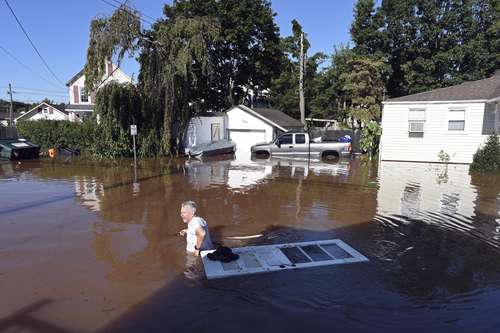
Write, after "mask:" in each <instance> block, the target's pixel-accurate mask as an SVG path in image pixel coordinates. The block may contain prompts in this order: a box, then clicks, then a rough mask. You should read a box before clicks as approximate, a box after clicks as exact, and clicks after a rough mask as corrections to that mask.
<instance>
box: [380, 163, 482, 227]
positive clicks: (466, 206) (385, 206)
mask: <svg viewBox="0 0 500 333" xmlns="http://www.w3.org/2000/svg"><path fill="white" fill-rule="evenodd" d="M468 169H469V166H468V165H448V166H446V165H438V164H423V163H407V162H403V163H398V162H382V163H381V165H380V169H379V184H380V185H379V192H378V208H377V213H378V214H381V215H402V216H406V217H409V218H419V216H422V214H426V213H428V212H432V213H441V214H447V215H454V214H457V213H458V214H461V215H464V216H467V217H471V216H474V200H475V199H476V191H475V190H474V188H473V187H472V186H471V185H470V180H471V179H470V176H469V171H468ZM443 172H445V173H446V177H445V179H446V180H445V181H443V177H442V176H443Z"/></svg>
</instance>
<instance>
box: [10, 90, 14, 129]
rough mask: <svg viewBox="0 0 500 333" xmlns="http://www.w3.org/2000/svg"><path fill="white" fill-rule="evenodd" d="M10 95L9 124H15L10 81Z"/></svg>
mask: <svg viewBox="0 0 500 333" xmlns="http://www.w3.org/2000/svg"><path fill="white" fill-rule="evenodd" d="M9 95H10V116H9V125H10V126H14V108H13V106H12V86H11V84H10V83H9Z"/></svg>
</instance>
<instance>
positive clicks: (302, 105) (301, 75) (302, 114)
mask: <svg viewBox="0 0 500 333" xmlns="http://www.w3.org/2000/svg"><path fill="white" fill-rule="evenodd" d="M299 66H300V71H299V109H300V122H301V123H302V125H304V126H305V125H306V119H305V118H306V115H305V113H306V112H305V101H304V67H305V66H304V33H302V34H300V61H299Z"/></svg>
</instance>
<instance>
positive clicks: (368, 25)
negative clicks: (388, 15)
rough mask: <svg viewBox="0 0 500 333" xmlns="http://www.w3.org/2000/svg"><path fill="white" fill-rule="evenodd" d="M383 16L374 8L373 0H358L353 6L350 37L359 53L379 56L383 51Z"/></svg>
mask: <svg viewBox="0 0 500 333" xmlns="http://www.w3.org/2000/svg"><path fill="white" fill-rule="evenodd" d="M382 25H383V17H382V15H381V13H380V12H377V11H376V10H375V1H374V0H358V2H357V3H356V6H355V8H354V21H353V22H352V24H351V30H350V32H351V37H352V40H353V42H354V45H355V47H354V51H355V52H356V54H359V55H376V56H380V55H381V54H382V52H383V50H382V45H383V33H382V32H381V31H380V29H381V28H382Z"/></svg>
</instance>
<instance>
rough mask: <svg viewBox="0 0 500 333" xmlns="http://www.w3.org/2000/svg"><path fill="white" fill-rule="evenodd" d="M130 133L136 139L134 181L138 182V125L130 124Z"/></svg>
mask: <svg viewBox="0 0 500 333" xmlns="http://www.w3.org/2000/svg"><path fill="white" fill-rule="evenodd" d="M130 134H131V135H132V140H133V141H134V183H136V182H137V154H136V152H135V137H136V135H137V125H130Z"/></svg>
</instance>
